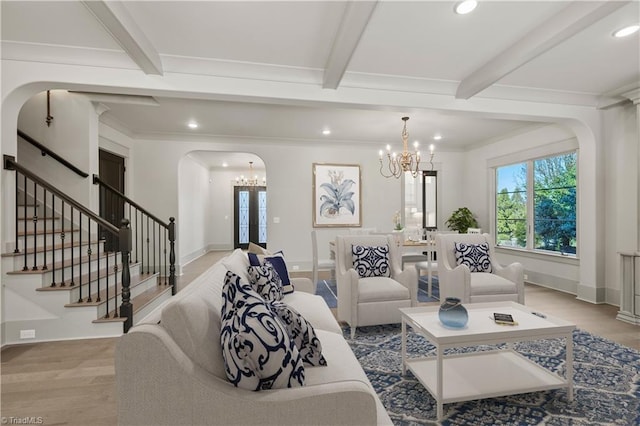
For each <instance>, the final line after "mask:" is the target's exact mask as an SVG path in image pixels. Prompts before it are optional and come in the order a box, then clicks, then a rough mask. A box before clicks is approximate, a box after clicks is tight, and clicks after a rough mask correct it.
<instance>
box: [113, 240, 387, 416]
mask: <svg viewBox="0 0 640 426" xmlns="http://www.w3.org/2000/svg"><path fill="white" fill-rule="evenodd" d="M248 266H249V261H248V258H247V255H246V254H245V253H244V252H242V251H241V250H236V251H234V252H233V253H232V254H230V255H229V256H227V257H226V258H224V259H222V260H221V261H219V262H217V263H216V264H214V265H213V266H212V267H211V268H209V269H208V270H207V271H206V272H205V273H203V274H202V275H201V276H199V277H198V278H197V279H196V280H195V281H194V282H192V283H191V284H190V285H189V286H188V287H187V288H186V289H185V290H183V291H181V292H180V293H178V294H177V295H176V296H174V297H173V299H172V300H171V301H170V302H169V303H168V304H166V305H165V306H164V307H163V308H162V310H161V312H160V313H159V316H157V318H159V321H157V320H154V321H152V322H150V323H144V324H139V325H136V326H135V327H133V328H131V330H129V332H128V333H127V334H125V335H123V336H122V337H121V338H120V339H119V341H118V343H117V345H116V353H115V366H116V384H117V399H118V401H117V402H118V424H120V425H133V424H137V425H182V424H190V425H205V424H221V425H232V424H236V425H249V424H273V425H305V424H314V425H316V424H317V425H320V424H327V425H375V424H392V422H391V420H390V418H389V416H388V414H387V412H386V411H385V409H384V407H383V406H382V403H381V402H380V400H379V398H378V396H377V395H376V393H375V391H374V390H373V388H372V386H371V383H370V382H369V380H368V379H367V376H366V375H365V373H364V371H363V370H362V367H361V366H360V364H359V363H358V361H357V359H356V357H355V355H354V354H353V352H352V351H351V348H350V347H349V345H348V343H347V341H346V340H345V338H344V337H343V335H342V330H341V329H340V327H339V325H338V323H337V321H336V320H335V318H334V316H333V314H332V313H331V310H330V309H329V308H328V307H327V305H326V303H325V302H324V300H323V299H322V298H321V297H320V296H315V295H314V294H313V293H314V290H315V288H314V287H315V286H314V285H313V283H312V282H311V280H309V279H306V278H293V279H292V283H293V285H294V287H295V291H294V292H293V293H291V294H288V295H286V296H285V298H284V302H286V303H287V304H289V305H290V306H291V307H293V308H294V309H295V310H297V311H298V312H300V313H301V314H302V315H303V316H304V317H305V318H306V319H307V320H308V321H309V322H310V323H311V324H312V325H313V326H314V328H315V330H316V333H317V336H318V338H319V339H320V342H321V344H322V354H323V355H324V357H325V359H326V360H327V366H319V367H309V366H306V365H305V376H306V381H305V385H304V386H303V387H297V388H286V389H273V390H263V391H259V392H255V391H248V390H244V389H240V388H236V387H234V386H233V385H232V384H231V383H229V382H228V381H227V378H226V374H225V370H224V361H223V358H222V349H221V346H220V310H221V307H222V294H221V293H222V286H223V284H224V277H225V274H226V272H227V270H230V271H232V272H234V273H236V274H238V275H239V276H241V277H246V270H247V267H248Z"/></svg>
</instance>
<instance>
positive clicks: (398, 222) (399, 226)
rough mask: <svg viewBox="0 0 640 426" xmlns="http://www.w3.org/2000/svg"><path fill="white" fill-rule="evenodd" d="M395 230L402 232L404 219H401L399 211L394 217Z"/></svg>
mask: <svg viewBox="0 0 640 426" xmlns="http://www.w3.org/2000/svg"><path fill="white" fill-rule="evenodd" d="M393 229H394V230H395V231H402V218H401V217H400V211H399V210H397V211H396V212H395V213H394V215H393Z"/></svg>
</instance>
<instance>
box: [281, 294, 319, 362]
mask: <svg viewBox="0 0 640 426" xmlns="http://www.w3.org/2000/svg"><path fill="white" fill-rule="evenodd" d="M269 307H270V308H271V309H272V310H273V311H274V312H275V314H276V315H277V316H278V318H279V319H280V320H281V321H282V323H283V324H284V326H285V327H286V328H287V332H288V333H289V337H290V338H291V339H292V340H293V343H295V345H296V347H297V348H298V351H299V352H300V357H301V358H302V361H304V363H305V364H309V365H313V366H321V365H322V366H325V365H327V360H326V359H325V358H324V356H323V355H322V345H321V343H320V340H319V339H318V336H316V331H315V329H314V328H313V326H312V325H311V323H310V322H309V321H307V319H306V318H305V317H303V316H302V315H301V314H300V313H299V312H298V311H296V310H295V309H293V308H292V307H291V306H289V305H287V304H286V303H284V302H279V301H274V302H270V303H269Z"/></svg>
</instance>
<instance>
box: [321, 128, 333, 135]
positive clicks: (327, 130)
mask: <svg viewBox="0 0 640 426" xmlns="http://www.w3.org/2000/svg"><path fill="white" fill-rule="evenodd" d="M322 134H323V135H330V134H331V130H329V129H324V130H323V131H322Z"/></svg>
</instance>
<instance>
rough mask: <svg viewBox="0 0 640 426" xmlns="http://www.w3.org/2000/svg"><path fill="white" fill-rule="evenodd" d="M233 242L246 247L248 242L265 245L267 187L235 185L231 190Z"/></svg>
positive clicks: (243, 247) (237, 246)
mask: <svg viewBox="0 0 640 426" xmlns="http://www.w3.org/2000/svg"><path fill="white" fill-rule="evenodd" d="M233 205H234V208H233V217H234V220H233V223H234V232H233V244H234V248H241V249H246V248H247V247H248V246H249V243H250V242H252V243H254V244H258V245H260V246H262V247H264V248H266V247H267V187H266V186H235V187H234V191H233Z"/></svg>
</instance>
